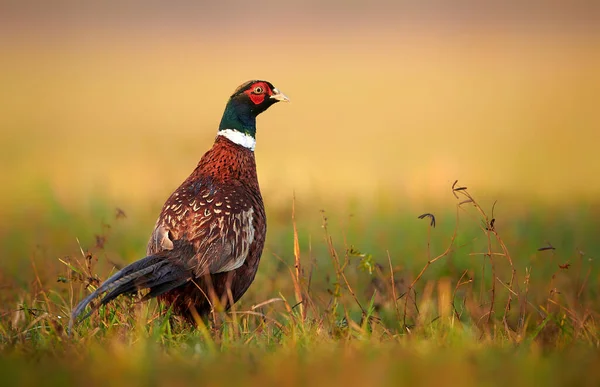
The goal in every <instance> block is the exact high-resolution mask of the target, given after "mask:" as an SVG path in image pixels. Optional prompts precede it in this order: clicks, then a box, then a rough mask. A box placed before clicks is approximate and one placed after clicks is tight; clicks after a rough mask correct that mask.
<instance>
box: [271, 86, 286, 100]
mask: <svg viewBox="0 0 600 387" xmlns="http://www.w3.org/2000/svg"><path fill="white" fill-rule="evenodd" d="M269 98H273V99H276V100H277V101H281V102H290V99H289V98H288V97H287V96H286V95H285V94H283V93H282V92H281V91H279V90H277V89H273V95H272V96H271V97H269Z"/></svg>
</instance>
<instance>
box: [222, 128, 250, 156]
mask: <svg viewBox="0 0 600 387" xmlns="http://www.w3.org/2000/svg"><path fill="white" fill-rule="evenodd" d="M217 136H223V137H225V138H227V139H229V140H230V141H231V142H233V143H235V144H238V145H241V146H243V147H244V148H247V149H250V150H251V151H253V152H254V147H255V146H256V139H255V138H254V137H252V136H250V135H249V134H246V133H242V132H240V131H239V130H235V129H222V130H219V132H218V133H217Z"/></svg>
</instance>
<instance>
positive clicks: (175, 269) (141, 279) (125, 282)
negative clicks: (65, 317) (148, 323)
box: [69, 251, 191, 332]
mask: <svg viewBox="0 0 600 387" xmlns="http://www.w3.org/2000/svg"><path fill="white" fill-rule="evenodd" d="M170 253H172V252H168V251H163V252H160V253H158V254H154V255H150V256H148V257H146V258H143V259H140V260H139V261H136V262H134V263H132V264H130V265H128V266H126V267H124V268H123V269H122V270H120V271H118V272H117V273H115V274H114V275H113V276H112V277H110V278H109V279H107V280H106V281H105V282H104V283H103V284H102V285H101V286H100V287H99V288H98V289H96V290H95V291H94V292H93V293H92V294H90V295H89V296H87V297H86V298H85V299H83V300H82V301H81V302H80V303H79V304H78V305H77V306H76V307H75V309H73V312H72V313H71V320H70V321H69V332H71V330H72V327H73V324H74V323H75V322H77V321H81V320H84V319H85V318H87V317H88V316H90V315H91V314H92V313H93V312H94V311H96V310H97V309H98V308H99V307H100V306H102V305H106V304H107V303H109V302H110V301H112V300H114V299H115V298H117V297H118V296H120V295H121V294H132V293H135V292H137V291H139V290H143V289H150V292H149V293H148V294H146V295H145V296H144V298H143V299H142V300H144V301H145V300H147V299H150V298H153V297H156V296H159V295H161V294H163V293H165V292H167V291H169V290H171V289H174V288H176V287H178V286H181V285H183V284H185V283H186V282H188V281H189V279H190V278H191V276H190V274H189V272H188V271H187V270H185V268H183V267H182V266H180V265H177V264H175V263H174V260H172V259H169V254H170ZM103 293H106V295H104V297H103V298H102V299H101V300H100V302H99V303H98V304H96V305H93V306H92V308H91V309H90V310H89V311H88V312H87V313H86V314H85V315H83V316H82V317H81V318H79V316H80V315H81V314H82V312H83V311H84V310H85V308H86V307H87V306H88V305H89V304H90V303H91V302H92V301H93V300H95V299H96V298H98V297H99V296H100V295H101V294H103Z"/></svg>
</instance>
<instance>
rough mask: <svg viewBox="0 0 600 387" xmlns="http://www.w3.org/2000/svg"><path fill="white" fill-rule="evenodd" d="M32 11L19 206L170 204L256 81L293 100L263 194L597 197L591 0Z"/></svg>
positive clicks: (22, 22) (8, 60) (15, 28)
mask: <svg viewBox="0 0 600 387" xmlns="http://www.w3.org/2000/svg"><path fill="white" fill-rule="evenodd" d="M27 4H29V5H31V4H35V7H34V6H27V5H26V4H25V3H15V4H13V5H12V6H6V9H4V12H2V15H3V16H1V18H2V20H0V21H1V23H0V24H1V25H2V26H1V27H0V29H1V31H0V32H2V38H1V43H0V57H1V58H2V60H1V61H0V84H1V85H2V87H1V90H0V113H1V114H0V128H1V134H0V140H1V143H2V152H0V162H1V163H2V168H1V169H2V181H3V186H4V189H3V190H2V194H1V195H0V197H1V198H2V201H3V205H2V212H3V213H2V214H0V215H3V216H4V218H5V219H8V218H10V216H14V215H17V214H18V212H19V211H20V210H21V209H22V208H23V207H28V208H38V207H39V208H40V209H43V205H44V203H43V199H44V198H43V197H42V196H43V195H46V194H47V191H50V192H52V194H53V195H55V196H56V198H57V200H59V202H61V203H69V205H77V204H84V203H86V201H87V200H89V197H91V196H94V197H98V196H100V197H107V198H110V200H114V201H115V202H118V203H119V204H120V205H121V206H123V207H125V208H127V207H128V206H132V205H136V204H137V205H139V204H140V203H151V204H152V205H156V204H160V203H161V202H162V201H163V200H164V199H165V198H166V196H167V195H168V193H170V192H171V191H172V190H173V189H174V188H175V187H176V186H177V185H178V184H179V183H180V182H181V181H182V180H183V179H184V178H185V177H186V176H187V175H188V174H189V172H190V171H191V170H192V168H193V167H194V165H195V163H196V162H197V160H198V159H199V157H200V156H201V155H202V154H203V153H204V152H205V151H206V149H208V147H209V146H210V145H211V143H212V141H213V138H214V136H215V133H216V129H217V125H218V123H219V120H220V116H221V114H222V111H223V108H224V104H225V102H226V100H227V98H228V96H229V95H230V93H231V92H232V91H233V90H234V89H235V87H236V86H237V85H238V84H240V83H242V82H243V81H246V80H248V79H252V78H262V79H267V80H269V81H271V82H273V83H274V84H275V85H276V87H278V88H279V89H281V90H282V91H283V92H284V93H286V94H287V95H288V96H289V97H290V98H291V100H292V103H290V104H287V105H283V104H279V105H277V106H275V107H274V108H272V109H270V110H269V111H268V112H267V113H266V114H264V115H262V116H261V117H259V120H258V144H257V150H256V155H257V162H258V168H259V179H260V182H261V186H262V189H263V193H264V196H265V199H266V201H267V204H268V205H271V206H275V207H276V206H278V205H284V206H286V207H287V206H289V203H290V198H291V196H292V194H293V192H295V193H296V196H297V197H299V198H303V199H304V200H309V199H310V200H316V201H317V202H318V203H327V202H330V203H344V202H347V201H349V200H359V201H360V202H361V203H374V202H377V201H378V200H383V199H382V198H391V199H390V200H400V198H402V200H404V199H407V200H415V201H416V200H421V199H423V198H437V197H440V195H446V196H447V195H448V193H449V186H450V185H451V183H452V182H453V181H454V180H455V179H459V180H460V181H461V182H464V183H465V184H467V185H470V186H476V187H477V190H478V191H479V192H486V193H487V194H488V195H490V196H491V197H497V196H505V195H511V196H520V197H522V198H526V199H527V200H528V201H538V200H544V201H550V202H554V201H563V202H564V201H572V200H575V199H581V200H593V199H594V198H596V197H597V195H598V194H600V178H599V174H600V156H599V155H598V144H599V138H598V137H599V135H598V133H599V132H600V108H599V107H600V105H599V101H600V98H599V92H600V28H599V27H598V26H599V25H600V24H599V23H596V20H595V14H594V13H593V12H592V11H593V9H594V7H595V6H594V4H593V3H591V2H590V3H588V2H575V3H571V4H566V5H565V4H553V3H552V4H551V3H548V4H546V3H544V4H545V5H544V4H542V3H540V4H537V6H536V5H535V4H534V3H532V4H533V5H532V4H530V6H528V7H525V6H524V5H519V4H517V3H515V4H509V3H506V4H504V5H503V6H496V7H494V6H492V5H491V4H490V5H489V6H476V4H477V3H474V2H468V1H467V2H464V4H463V5H462V6H458V5H456V6H453V7H450V6H448V5H443V4H444V3H441V2H440V3H435V2H434V3H431V4H429V5H415V4H412V3H408V2H397V3H391V2H384V1H375V2H369V3H361V2H342V1H338V2H335V1H333V2H331V1H330V2H323V3H321V2H303V3H291V2H290V3H286V2H272V1H268V2H252V3H248V2H241V1H229V2H223V3H219V4H209V3H193V2H181V3H178V4H177V5H173V4H172V5H159V4H158V3H145V2H126V3H116V2H115V3H110V2H107V3H103V4H87V5H86V4H78V3H70V2H58V3H55V4H46V3H27ZM40 192H44V194H43V195H42V194H41V193H40ZM149 205H150V204H149ZM148 208H150V207H148ZM152 208H153V209H154V207H152Z"/></svg>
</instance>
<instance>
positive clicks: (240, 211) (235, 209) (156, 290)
mask: <svg viewBox="0 0 600 387" xmlns="http://www.w3.org/2000/svg"><path fill="white" fill-rule="evenodd" d="M279 101H288V98H287V97H286V96H285V95H284V94H282V93H281V92H280V91H279V90H277V89H276V88H275V87H273V85H272V84H271V83H269V82H267V81H258V80H254V81H249V82H246V83H244V84H243V85H241V86H239V87H238V88H237V89H236V90H235V92H234V93H233V95H232V96H231V97H230V98H229V101H228V102H227V106H226V107H225V112H224V113H223V118H222V119H221V124H220V125H219V131H218V133H217V137H216V139H215V142H214V145H213V146H212V148H211V149H210V150H209V151H208V152H206V153H205V154H204V156H202V158H201V159H200V162H199V163H198V166H197V167H196V169H195V170H194V171H193V172H192V174H191V175H190V176H189V177H188V178H187V179H186V180H185V181H184V182H183V184H181V186H180V187H179V188H177V189H176V190H175V192H173V193H172V194H171V196H170V197H169V199H168V200H167V201H166V203H165V204H164V206H163V208H162V211H161V213H160V215H159V217H158V221H157V222H156V226H155V228H154V231H153V232H152V235H151V237H150V241H149V243H148V248H147V254H148V256H147V257H146V258H143V259H141V260H139V261H137V262H134V263H132V264H130V265H128V266H126V267H125V268H123V269H122V270H121V271H119V272H117V273H116V274H114V275H113V276H112V277H110V278H109V279H107V280H106V281H105V282H104V283H103V284H102V285H101V286H100V287H99V288H98V289H96V291H95V292H93V293H92V294H90V295H89V296H88V297H87V298H85V299H84V300H83V301H81V302H80V303H79V305H77V307H76V308H75V309H74V310H73V313H72V318H71V323H73V321H76V320H77V318H78V317H79V315H81V313H82V312H83V311H84V310H85V308H86V306H87V305H88V304H90V303H91V302H92V301H93V300H94V299H96V298H97V297H99V296H100V295H101V294H104V293H106V294H105V295H104V297H103V298H102V299H101V301H100V303H99V304H98V305H95V306H94V307H93V308H92V310H91V311H90V312H89V313H88V314H86V316H85V317H87V316H89V315H90V314H91V313H92V312H93V311H94V310H96V309H97V308H98V307H99V306H100V305H104V304H106V303H108V302H110V301H111V300H113V299H114V298H116V297H118V296H119V295H121V294H127V293H136V292H137V291H140V290H145V289H147V290H148V292H147V293H146V294H145V296H144V297H143V298H142V300H147V299H149V298H152V297H158V298H159V300H161V301H163V302H165V303H166V304H167V305H168V306H170V307H172V309H173V312H174V313H175V314H178V315H180V316H182V317H184V318H186V319H187V320H188V321H190V322H193V321H194V318H195V315H196V314H197V315H198V316H203V315H206V314H208V313H209V312H210V311H211V308H212V304H213V301H214V300H220V301H221V302H222V303H223V304H224V306H225V307H229V306H231V305H230V301H233V302H236V301H237V300H238V299H239V298H240V297H242V295H243V294H244V293H245V292H246V290H247V289H248V287H249V286H250V284H251V283H252V281H253V280H254V276H255V274H256V270H257V269H258V263H259V260H260V256H261V254H262V250H263V246H264V241H265V235H266V231H267V224H266V216H265V209H264V205H263V201H262V197H261V194H260V190H259V187H258V179H257V176H256V164H255V160H254V146H255V143H256V116H258V115H259V114H260V113H262V112H264V111H265V110H267V109H268V108H269V107H270V106H271V105H273V104H275V103H276V102H279ZM229 290H230V291H231V292H230V293H229Z"/></svg>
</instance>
